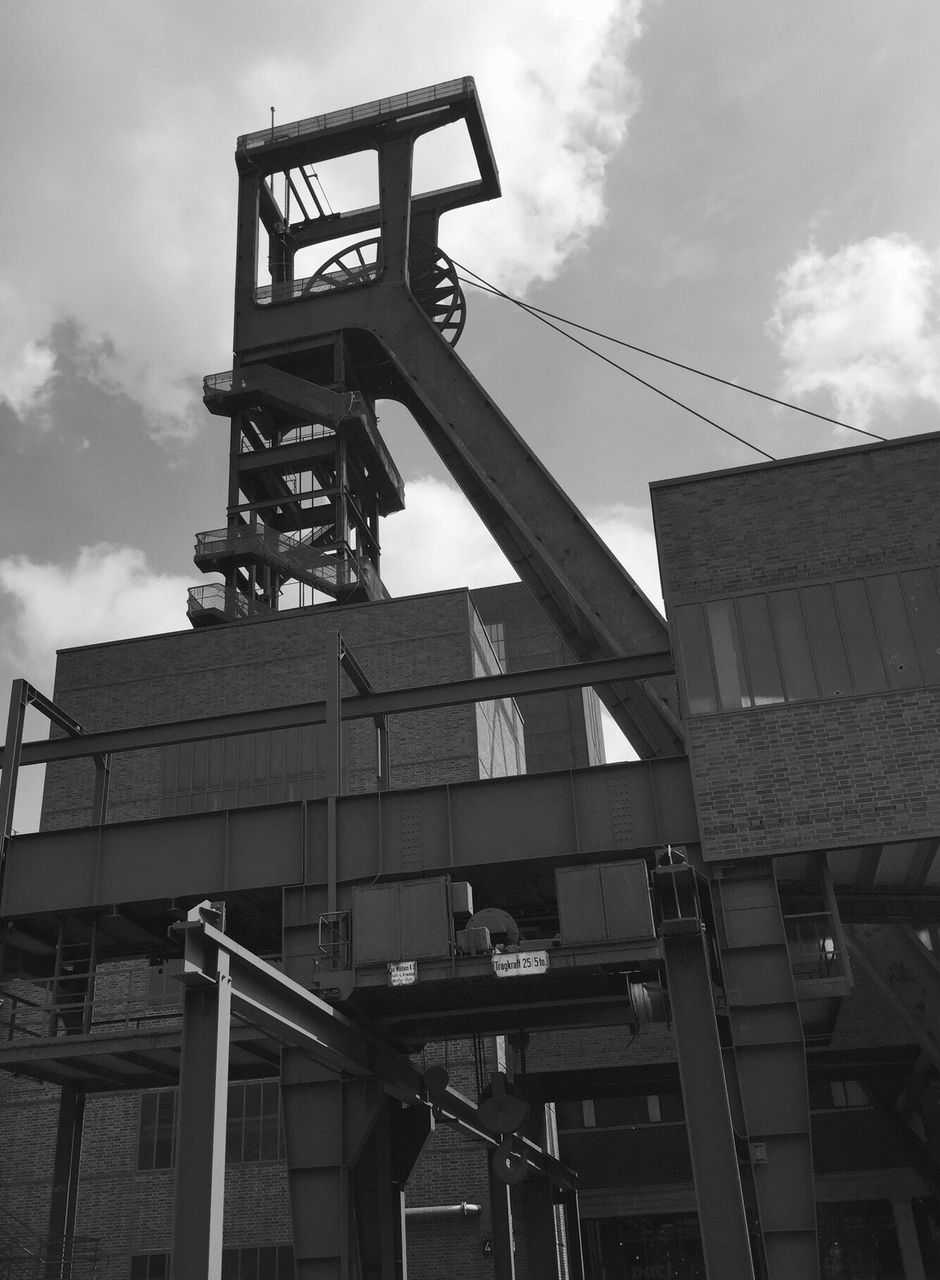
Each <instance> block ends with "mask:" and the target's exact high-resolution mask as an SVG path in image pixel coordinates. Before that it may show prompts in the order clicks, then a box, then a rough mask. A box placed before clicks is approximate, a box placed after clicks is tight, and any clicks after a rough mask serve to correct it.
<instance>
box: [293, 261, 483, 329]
mask: <svg viewBox="0 0 940 1280" xmlns="http://www.w3.org/2000/svg"><path fill="white" fill-rule="evenodd" d="M379 243H380V241H379V240H378V239H373V240H360V241H359V243H358V244H351V245H347V246H346V248H345V249H341V250H340V251H339V253H334V254H333V257H332V258H329V259H328V260H327V261H326V262H324V263H323V265H322V266H321V267H320V268H319V270H318V271H317V272H316V273H315V274H314V275H312V276H311V277H310V278H309V280H307V281H306V283H305V284H304V287H303V292H304V293H323V292H325V291H327V290H331V289H350V288H352V287H353V286H354V285H360V284H369V283H370V282H371V281H373V280H374V279H375V278H376V276H377V275H378V256H379ZM408 267H409V275H410V279H411V292H412V293H413V294H414V298H415V301H416V302H417V303H418V306H419V307H420V308H421V310H422V311H423V312H424V313H425V315H426V316H428V318H429V319H430V320H431V322H432V323H433V324H434V326H435V328H437V329H438V330H439V331H440V333H441V334H442V335H443V336H444V338H445V339H446V341H447V342H449V343H450V345H451V346H454V345H455V344H456V342H457V339H458V338H459V337H460V335H461V333H462V332H463V326H464V321H465V320H466V318H467V308H466V302H465V300H464V295H463V290H462V289H461V287H460V281H459V280H458V279H457V268H456V267H455V266H454V264H453V262H451V260H450V258H448V256H447V254H446V253H444V252H443V251H442V250H441V249H439V248H438V246H437V245H428V244H423V243H421V242H418V243H413V244H412V246H411V257H410V260H409V264H408Z"/></svg>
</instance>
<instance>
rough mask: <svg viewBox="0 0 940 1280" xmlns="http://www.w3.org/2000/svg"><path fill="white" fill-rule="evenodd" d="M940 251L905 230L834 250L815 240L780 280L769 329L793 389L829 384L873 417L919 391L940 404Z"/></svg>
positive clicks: (857, 421)
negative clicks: (827, 251) (822, 247)
mask: <svg viewBox="0 0 940 1280" xmlns="http://www.w3.org/2000/svg"><path fill="white" fill-rule="evenodd" d="M938 290H940V254H937V253H931V252H929V251H928V250H927V249H925V248H924V247H923V246H921V245H919V244H917V243H916V242H915V241H913V240H911V239H909V238H908V237H907V236H903V235H890V236H871V237H869V238H868V239H867V240H861V241H858V242H856V243H854V244H848V245H844V246H843V247H842V248H840V249H838V250H836V252H835V253H833V254H831V255H829V256H828V257H827V256H826V255H825V254H823V253H822V252H821V251H820V250H819V249H818V248H817V247H816V246H815V245H814V246H811V247H810V248H809V249H807V250H806V251H805V252H804V253H801V254H800V255H799V256H798V257H797V258H796V259H795V261H794V262H793V263H791V265H790V266H789V267H788V268H787V269H786V271H784V272H783V273H782V274H781V275H780V277H779V280H778V295H777V300H776V305H775V307H774V313H773V316H772V318H771V320H770V322H769V324H768V331H769V333H770V334H771V336H772V337H773V338H774V339H775V340H776V342H777V343H778V346H779V349H780V354H781V356H782V358H783V360H784V362H785V364H786V365H787V370H786V374H785V380H784V387H785V390H786V392H787V393H788V394H792V395H799V394H803V393H806V392H810V391H820V390H822V391H828V392H829V393H830V395H831V396H832V398H833V400H834V402H835V405H836V409H837V412H838V415H839V416H840V417H844V418H845V419H846V420H847V421H848V422H850V423H851V424H852V425H853V426H858V427H865V426H867V425H868V424H869V423H871V421H872V419H873V416H874V415H875V414H876V413H877V412H879V411H882V412H886V413H889V414H890V413H894V412H898V411H900V410H901V409H902V408H904V407H905V406H906V405H908V404H909V402H910V401H912V400H915V399H919V400H925V401H929V402H931V403H933V404H940V316H938V309H937V303H938V298H940V292H938Z"/></svg>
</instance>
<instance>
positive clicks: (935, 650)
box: [674, 569, 940, 716]
mask: <svg viewBox="0 0 940 1280" xmlns="http://www.w3.org/2000/svg"><path fill="white" fill-rule="evenodd" d="M674 622H675V628H676V635H677V639H678V644H679V650H680V655H681V660H682V670H683V674H684V676H685V688H686V699H687V703H688V714H689V715H692V716H696V715H709V714H713V713H715V712H724V711H740V710H742V709H744V708H748V707H764V706H772V705H774V704H776V703H781V702H802V701H805V700H807V699H811V698H838V697H853V696H855V697H857V696H862V695H865V694H870V693H885V692H888V691H889V690H895V689H912V688H922V687H924V686H925V685H932V684H940V645H938V641H937V637H938V636H940V587H938V578H937V571H936V570H934V569H911V570H907V571H905V572H904V573H883V574H878V575H876V576H874V577H871V578H851V579H846V580H845V581H842V582H832V583H822V584H818V585H815V586H807V587H800V588H788V589H786V590H781V591H768V592H762V593H760V594H755V595H744V596H736V597H734V598H733V599H727V600H711V601H708V602H707V603H705V604H688V605H681V606H679V607H678V608H677V609H675V611H674Z"/></svg>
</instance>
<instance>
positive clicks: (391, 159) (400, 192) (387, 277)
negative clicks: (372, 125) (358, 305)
mask: <svg viewBox="0 0 940 1280" xmlns="http://www.w3.org/2000/svg"><path fill="white" fill-rule="evenodd" d="M413 158H414V139H413V138H412V137H411V136H410V135H402V136H399V137H397V138H390V139H388V140H387V141H384V142H383V143H382V145H381V146H380V147H379V206H380V217H381V228H380V229H381V239H380V241H379V255H380V258H379V268H380V271H381V279H382V282H383V283H389V282H394V283H396V284H398V283H404V284H407V283H408V242H409V240H410V237H411V168H412V161H413Z"/></svg>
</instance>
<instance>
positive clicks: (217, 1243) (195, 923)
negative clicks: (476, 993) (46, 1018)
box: [173, 912, 575, 1280]
mask: <svg viewBox="0 0 940 1280" xmlns="http://www.w3.org/2000/svg"><path fill="white" fill-rule="evenodd" d="M191 916H192V918H191V919H189V920H188V921H187V922H186V923H184V924H181V925H179V926H176V928H177V929H178V931H179V933H180V935H181V937H182V940H183V947H184V960H183V973H182V976H181V981H182V982H183V984H184V986H185V988H186V992H185V1000H184V1015H183V1017H184V1024H183V1051H182V1062H181V1072H180V1111H179V1116H180V1119H179V1137H178V1148H177V1149H178V1156H177V1166H178V1170H179V1173H178V1179H177V1191H176V1216H175V1228H174V1243H173V1268H174V1270H173V1276H174V1280H197V1277H198V1280H220V1276H221V1256H222V1198H223V1190H224V1178H225V1142H224V1138H225V1105H226V1097H227V1066H228V1043H229V1034H230V1023H231V1018H232V1017H233V1016H235V1017H237V1018H239V1019H240V1020H242V1021H245V1022H249V1023H251V1024H252V1025H254V1026H257V1027H260V1028H261V1029H262V1030H264V1031H265V1033H266V1034H268V1035H270V1036H272V1037H273V1038H275V1039H277V1040H278V1041H280V1042H281V1044H282V1045H283V1046H284V1047H285V1050H287V1052H286V1053H285V1054H284V1056H283V1058H282V1084H283V1088H284V1090H285V1115H286V1119H287V1126H286V1128H287V1141H288V1166H289V1170H290V1175H291V1180H292V1187H291V1200H292V1207H293V1213H294V1234H295V1242H297V1243H299V1249H298V1256H297V1259H296V1262H297V1267H298V1276H299V1277H301V1280H346V1278H347V1277H348V1278H349V1280H366V1277H373V1276H374V1277H375V1278H376V1280H395V1278H396V1276H400V1275H401V1274H402V1270H401V1261H400V1260H401V1256H402V1242H401V1233H402V1226H403V1218H404V1214H403V1211H402V1205H401V1199H400V1193H399V1192H396V1191H395V1190H394V1189H395V1188H396V1187H399V1188H400V1186H401V1184H403V1183H404V1181H405V1180H406V1178H407V1174H408V1172H409V1171H410V1164H408V1161H403V1159H402V1157H401V1156H399V1157H398V1158H396V1157H395V1154H394V1152H393V1149H392V1141H391V1139H392V1126H393V1125H394V1123H395V1121H394V1118H393V1111H392V1110H390V1109H389V1105H388V1104H387V1103H386V1101H385V1100H384V1099H386V1098H388V1099H391V1100H393V1101H394V1102H396V1103H398V1104H404V1105H405V1106H408V1107H411V1108H418V1109H419V1111H423V1112H424V1114H425V1117H426V1119H427V1122H428V1123H430V1118H431V1116H432V1115H433V1117H435V1118H439V1119H441V1120H442V1121H443V1122H445V1123H447V1124H451V1125H453V1126H455V1127H456V1128H458V1129H459V1130H461V1131H462V1132H463V1133H465V1134H466V1135H468V1136H470V1137H472V1138H474V1139H476V1140H478V1141H481V1142H483V1143H485V1144H486V1145H487V1146H489V1147H494V1148H495V1147H496V1146H498V1145H499V1143H500V1137H499V1136H497V1135H495V1134H493V1133H491V1132H489V1131H488V1130H487V1129H486V1127H485V1126H484V1125H483V1124H482V1123H481V1122H480V1121H479V1119H478V1118H477V1113H476V1107H475V1106H474V1105H473V1103H471V1102H470V1101H469V1099H467V1098H465V1097H464V1096H463V1095H462V1094H460V1093H458V1092H457V1091H456V1090H454V1089H452V1088H451V1087H450V1086H449V1085H444V1086H443V1087H440V1088H435V1089H434V1090H433V1098H432V1097H431V1096H430V1095H429V1091H428V1088H427V1086H426V1085H425V1081H424V1078H423V1076H422V1075H421V1073H420V1072H419V1071H418V1070H417V1069H416V1068H415V1067H414V1066H413V1065H412V1064H411V1062H409V1060H408V1059H407V1057H405V1056H404V1054H402V1053H400V1052H399V1051H398V1050H397V1049H396V1048H395V1047H394V1046H393V1045H391V1044H390V1043H389V1042H388V1040H387V1039H386V1038H385V1037H384V1036H383V1035H382V1033H381V1032H380V1031H378V1030H375V1029H372V1028H370V1027H367V1026H365V1025H364V1024H362V1023H360V1022H358V1021H356V1020H354V1019H352V1018H350V1017H348V1016H346V1015H345V1014H342V1013H340V1012H338V1011H337V1010H336V1009H334V1008H333V1007H332V1006H330V1005H328V1004H326V1003H325V1002H324V1001H322V1000H320V999H318V998H317V997H316V996H314V995H312V994H311V993H310V992H308V991H306V990H305V989H304V988H303V987H300V986H298V984H297V983H295V982H292V981H291V980H290V979H289V978H287V977H285V976H284V975H283V974H282V973H280V972H279V971H278V970H277V969H274V968H273V967H272V966H271V965H268V964H266V963H265V962H264V961H262V960H260V959H258V957H256V956H254V955H252V954H251V953H250V952H249V951H246V950H245V949H244V948H243V947H239V946H238V945H237V944H236V943H234V942H233V941H232V940H231V939H230V938H228V937H227V936H226V935H225V934H224V933H222V932H220V931H219V930H218V929H215V928H214V927H213V926H211V925H209V924H207V923H206V922H205V921H204V920H202V919H201V918H199V917H198V912H194V913H191ZM306 1059H309V1060H310V1063H311V1064H314V1065H313V1066H312V1067H308V1066H307V1065H306V1063H305V1061H304V1060H306ZM321 1069H322V1070H321ZM422 1131H423V1132H424V1133H425V1134H426V1133H427V1131H428V1130H427V1127H426V1126H425V1127H424V1128H423V1130H422ZM402 1145H403V1147H404V1148H406V1149H408V1150H409V1151H410V1152H411V1157H410V1158H411V1161H412V1163H413V1158H414V1157H415V1156H416V1155H417V1153H418V1151H419V1150H420V1145H421V1143H420V1135H419V1139H418V1140H417V1141H410V1140H409V1141H407V1142H405V1143H403V1144H402ZM512 1151H513V1154H514V1157H515V1158H516V1159H517V1160H519V1161H522V1162H523V1163H524V1164H525V1165H526V1166H527V1167H528V1168H529V1169H531V1170H532V1171H533V1172H535V1173H538V1174H541V1175H543V1176H546V1177H548V1178H549V1179H550V1180H552V1181H553V1182H556V1183H558V1184H559V1185H560V1186H561V1187H564V1188H570V1187H572V1186H573V1185H574V1181H575V1175H574V1174H573V1173H572V1172H571V1171H570V1170H569V1169H567V1168H566V1167H565V1166H564V1165H563V1164H561V1162H560V1161H558V1160H556V1159H555V1158H554V1157H553V1156H551V1155H549V1154H548V1153H547V1152H545V1151H544V1150H542V1149H541V1148H540V1147H538V1146H537V1145H536V1144H535V1143H534V1142H532V1141H530V1140H529V1139H527V1138H524V1137H515V1138H514V1139H513V1140H512ZM360 1161H364V1162H365V1164H366V1165H367V1166H368V1168H367V1169H365V1172H364V1182H363V1180H362V1179H361V1180H360V1193H359V1194H360V1201H361V1198H362V1195H363V1192H364V1187H365V1185H366V1184H368V1182H369V1178H368V1176H367V1175H368V1174H369V1173H370V1172H371V1174H373V1175H375V1174H376V1173H378V1175H379V1178H380V1181H381V1183H382V1194H381V1195H380V1196H379V1201H380V1204H379V1210H380V1212H379V1215H378V1216H379V1219H380V1223H379V1232H378V1235H379V1237H380V1241H381V1243H380V1247H379V1250H378V1254H377V1257H375V1256H373V1260H372V1262H371V1264H370V1265H364V1261H363V1253H364V1246H363V1243H362V1241H361V1240H358V1239H357V1232H356V1229H355V1210H354V1202H355V1198H356V1183H355V1174H356V1167H357V1165H358V1164H359V1163H360ZM376 1166H378V1168H377V1167H376ZM383 1170H384V1176H383ZM373 1185H374V1179H373ZM396 1197H397V1202H398V1207H397V1209H396V1208H395V1205H394V1203H393V1201H394V1200H395V1199H396Z"/></svg>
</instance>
